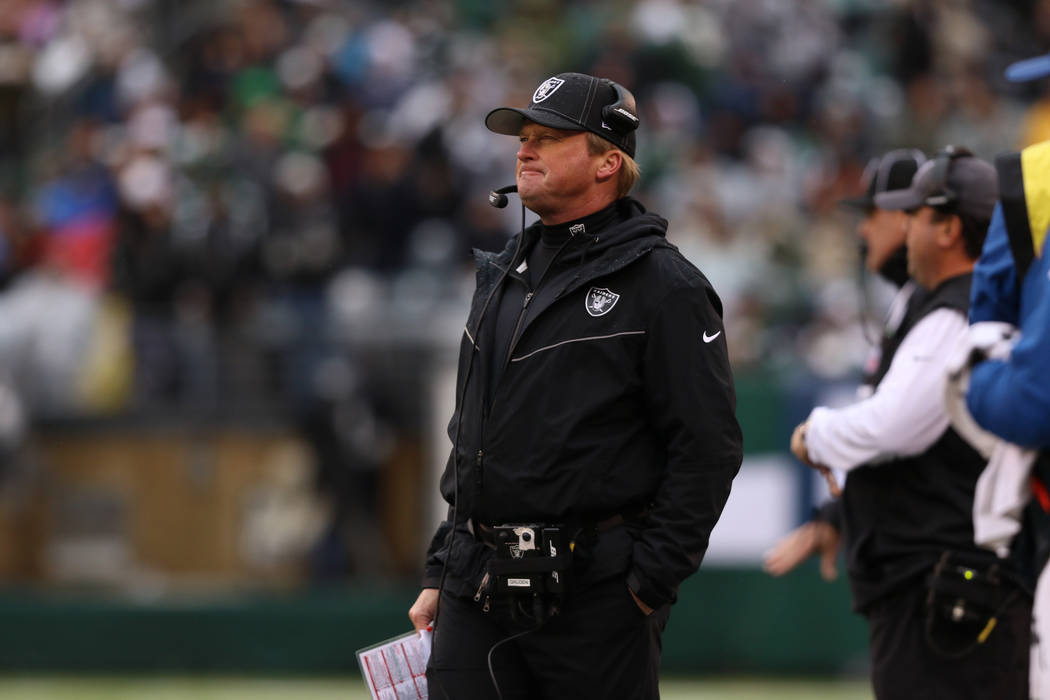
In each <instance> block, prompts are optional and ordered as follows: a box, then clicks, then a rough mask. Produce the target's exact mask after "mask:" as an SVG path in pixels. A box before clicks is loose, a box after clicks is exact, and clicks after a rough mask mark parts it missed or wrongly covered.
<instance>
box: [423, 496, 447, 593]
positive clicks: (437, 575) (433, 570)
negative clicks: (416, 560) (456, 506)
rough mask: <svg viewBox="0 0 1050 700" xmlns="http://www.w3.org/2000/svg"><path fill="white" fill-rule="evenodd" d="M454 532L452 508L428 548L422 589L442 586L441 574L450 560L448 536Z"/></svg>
mask: <svg viewBox="0 0 1050 700" xmlns="http://www.w3.org/2000/svg"><path fill="white" fill-rule="evenodd" d="M451 531H452V508H451V507H450V508H449V509H448V515H447V516H446V518H445V519H444V520H442V521H441V524H440V525H438V527H437V531H436V532H435V533H434V536H433V537H432V538H431V539H430V545H429V546H428V547H427V556H426V564H425V565H424V567H423V580H422V581H421V582H420V586H421V587H422V588H438V587H439V586H440V585H441V572H442V569H444V567H445V560H446V559H447V558H448V536H449V533H450V532H451Z"/></svg>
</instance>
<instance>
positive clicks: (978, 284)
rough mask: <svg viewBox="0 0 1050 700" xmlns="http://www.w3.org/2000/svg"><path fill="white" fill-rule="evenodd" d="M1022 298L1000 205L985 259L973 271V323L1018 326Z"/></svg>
mask: <svg viewBox="0 0 1050 700" xmlns="http://www.w3.org/2000/svg"><path fill="white" fill-rule="evenodd" d="M1019 308H1020V299H1019V293H1018V289H1017V272H1016V270H1015V268H1014V256H1013V253H1012V252H1010V241H1009V238H1008V237H1007V235H1006V221H1005V220H1004V219H1003V205H1002V204H996V205H995V212H994V213H993V214H992V222H991V223H990V224H989V225H988V235H987V236H986V237H985V239H984V247H983V248H982V250H981V257H980V258H979V259H978V260H977V264H976V265H975V266H974V268H973V283H972V286H971V287H970V323H977V322H979V321H1003V322H1005V323H1009V324H1010V325H1012V326H1016V325H1017V314H1018V309H1019Z"/></svg>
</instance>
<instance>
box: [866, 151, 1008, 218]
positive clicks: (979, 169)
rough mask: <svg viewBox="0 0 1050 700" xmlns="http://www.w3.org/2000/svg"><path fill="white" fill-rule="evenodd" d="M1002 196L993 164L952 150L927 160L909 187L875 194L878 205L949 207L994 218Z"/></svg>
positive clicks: (916, 207)
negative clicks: (997, 201)
mask: <svg viewBox="0 0 1050 700" xmlns="http://www.w3.org/2000/svg"><path fill="white" fill-rule="evenodd" d="M998 198H999V176H998V175H997V174H996V172H995V167H994V166H993V165H992V164H991V163H989V162H987V161H984V160H981V159H980V158H977V157H975V156H973V155H971V154H969V152H966V155H958V152H957V150H956V151H953V150H951V149H948V150H946V151H944V152H942V153H941V154H938V156H937V157H936V158H934V159H933V160H928V161H926V162H925V163H923V164H922V166H920V167H919V170H918V171H917V172H916V173H915V177H914V178H913V179H912V182H911V186H910V187H908V189H905V190H896V191H894V192H882V193H880V194H877V195H875V206H877V207H879V208H880V209H905V210H912V209H918V208H919V207H922V206H929V207H945V206H949V207H951V208H952V210H953V211H954V212H955V213H958V214H969V215H970V216H974V217H976V218H978V219H985V220H989V221H990V220H991V218H992V212H993V211H994V210H995V203H996V200H997V199H998Z"/></svg>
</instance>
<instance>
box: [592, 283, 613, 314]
mask: <svg viewBox="0 0 1050 700" xmlns="http://www.w3.org/2000/svg"><path fill="white" fill-rule="evenodd" d="M619 300H620V295H619V294H617V293H616V292H614V291H612V290H610V289H608V288H606V287H591V288H590V290H588V291H587V301H586V307H587V313H589V314H590V315H591V316H604V315H605V314H607V313H609V312H610V311H612V308H613V307H614V306H616V302H617V301H619Z"/></svg>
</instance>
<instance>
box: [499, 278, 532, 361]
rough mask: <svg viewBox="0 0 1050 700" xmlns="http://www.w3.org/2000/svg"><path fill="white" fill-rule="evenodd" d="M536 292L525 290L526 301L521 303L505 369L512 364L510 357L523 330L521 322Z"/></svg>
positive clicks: (508, 348)
mask: <svg viewBox="0 0 1050 700" xmlns="http://www.w3.org/2000/svg"><path fill="white" fill-rule="evenodd" d="M533 296H534V294H533V293H532V292H525V301H524V302H523V303H522V305H521V313H519V314H518V322H517V323H515V324H514V334H513V335H512V336H511V337H510V345H509V346H508V347H507V357H506V359H505V360H504V361H503V369H504V370H505V369H507V365H509V364H510V357H511V355H512V354H513V352H514V346H515V345H517V344H518V332H519V331H521V322H522V321H524V320H525V314H526V313H527V312H528V310H529V302H530V301H532V297H533Z"/></svg>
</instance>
